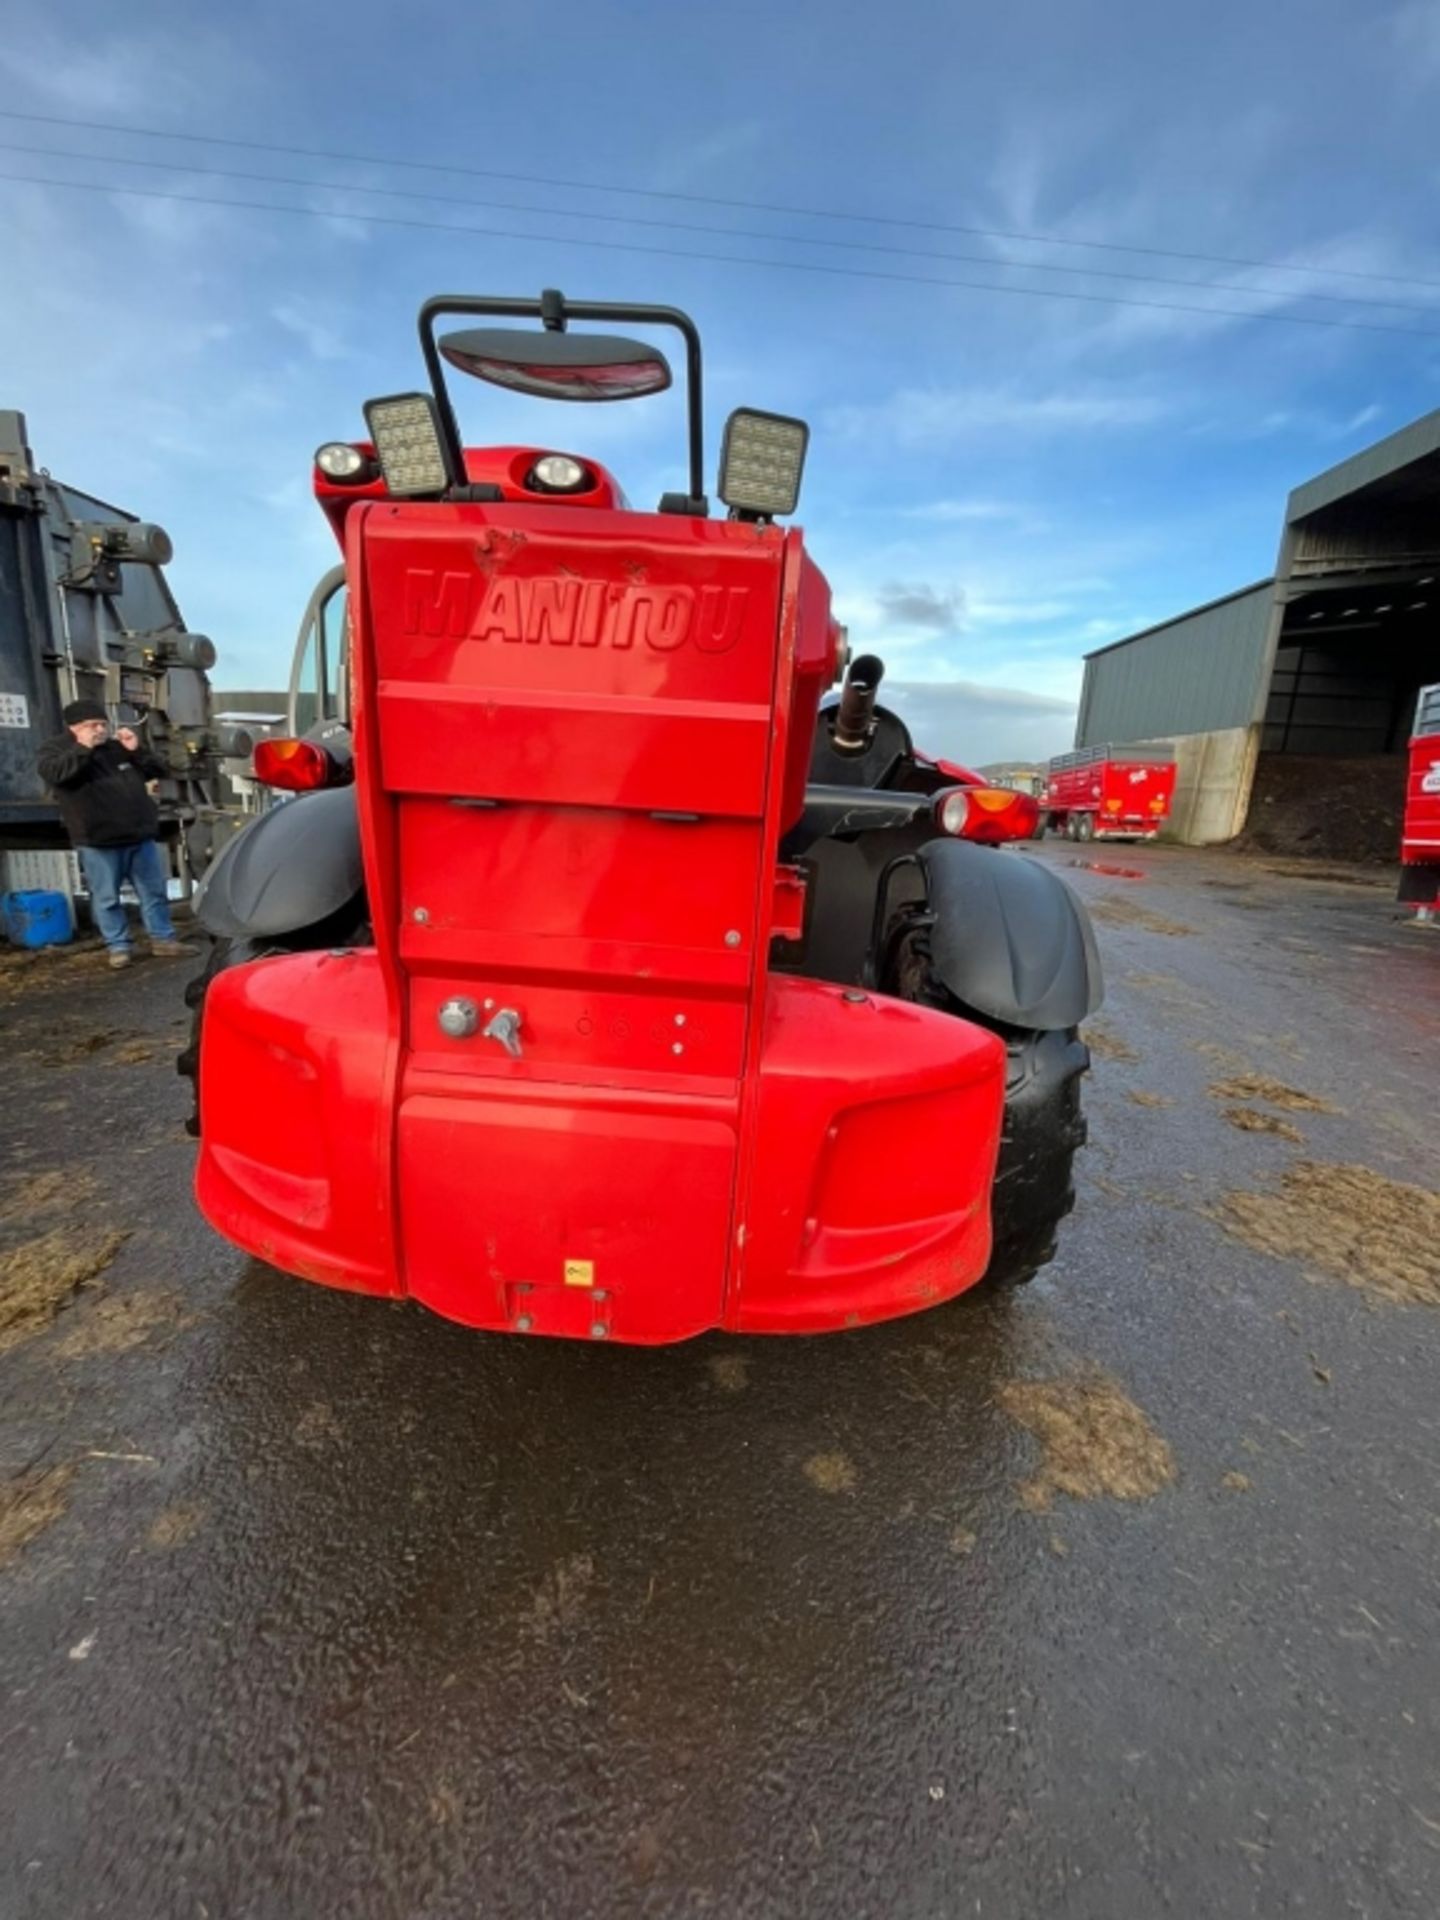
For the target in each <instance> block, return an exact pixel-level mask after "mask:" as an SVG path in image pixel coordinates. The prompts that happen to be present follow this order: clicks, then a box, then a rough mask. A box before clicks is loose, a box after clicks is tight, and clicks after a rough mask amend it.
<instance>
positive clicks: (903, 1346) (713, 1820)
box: [0, 844, 1440, 1920]
mask: <svg viewBox="0 0 1440 1920" xmlns="http://www.w3.org/2000/svg"><path fill="white" fill-rule="evenodd" d="M1005 857H1012V856H1005ZM1039 857H1041V858H1044V859H1046V860H1047V861H1050V862H1052V863H1053V864H1055V865H1056V866H1057V867H1059V868H1060V869H1061V870H1062V871H1064V873H1065V876H1066V878H1067V879H1069V880H1070V881H1071V882H1072V883H1073V884H1074V885H1075V886H1076V887H1077V888H1078V889H1079V891H1080V892H1082V893H1083V894H1084V895H1085V896H1086V897H1087V898H1088V899H1089V900H1090V901H1091V902H1092V903H1094V904H1096V905H1097V906H1098V908H1099V914H1098V932H1099V937H1100V941H1101V945H1102V949H1103V951H1104V954H1105V959H1106V964H1107V967H1108V970H1109V979H1110V998H1109V1001H1108V1003H1107V1005H1106V1007H1105V1009H1104V1011H1103V1013H1102V1014H1101V1015H1100V1016H1099V1018H1098V1020H1097V1021H1096V1023H1095V1025H1096V1039H1097V1047H1096V1055H1097V1058H1096V1068H1095V1073H1094V1076H1093V1079H1092V1082H1091V1086H1090V1101H1089V1105H1090V1113H1091V1116H1092V1128H1093V1144H1092V1146H1091V1147H1090V1149H1089V1150H1088V1152H1087V1153H1086V1155H1085V1156H1084V1167H1083V1174H1082V1178H1081V1194H1080V1204H1079V1208H1078V1211H1077V1213H1076V1215H1075V1216H1074V1218H1073V1219H1072V1220H1071V1221H1070V1222H1069V1225H1068V1230H1067V1231H1066V1233H1065V1236H1064V1239H1063V1243H1062V1253H1061V1257H1060V1259H1059V1260H1058V1261H1057V1262H1056V1264H1055V1265H1054V1266H1053V1267H1052V1268H1051V1269H1050V1270H1049V1271H1048V1272H1047V1274H1046V1275H1045V1276H1044V1277H1043V1278H1042V1279H1040V1280H1039V1281H1037V1282H1036V1283H1035V1284H1034V1285H1033V1286H1031V1287H1029V1288H1027V1289H1025V1290H1023V1291H1022V1292H1021V1293H1019V1294H1017V1295H1015V1296H1013V1297H1009V1298H972V1299H967V1300H962V1301H960V1302H958V1303H956V1304H955V1305H953V1306H952V1307H950V1308H947V1309H944V1310H941V1311H938V1312H932V1313H929V1314H925V1315H922V1316H919V1317H917V1318H915V1319H913V1320H909V1321H906V1322H904V1323H898V1324H894V1325H891V1326H889V1327H884V1328H879V1329H875V1330H873V1331H869V1332H865V1333H857V1334H849V1335H843V1336H834V1337H831V1338H829V1339H824V1340H811V1341H805V1340H774V1341H768V1342H767V1341H760V1340H749V1341H739V1340H732V1339H722V1338H718V1337H717V1338H710V1339H705V1340H701V1341H697V1342H694V1343H693V1344H690V1345H687V1346H683V1347H679V1348H675V1349H671V1350H668V1351H661V1352H645V1351H639V1350H628V1351H627V1350H619V1349H616V1350H604V1349H601V1348H597V1347H590V1346H579V1345H560V1344H552V1343H548V1342H538V1341H536V1342H529V1341H524V1340H520V1339H514V1338H510V1339H501V1338H491V1337H486V1336H483V1335H476V1334H472V1333H467V1332H465V1331H463V1330H461V1329H459V1328H455V1327H451V1326H448V1325H446V1324H445V1323H443V1322H441V1321H439V1320H436V1319H433V1318H430V1317H427V1316H426V1315H424V1314H423V1313H421V1312H419V1311H418V1310H410V1309H408V1308H403V1307H390V1306H385V1305H378V1304H375V1303H371V1302H367V1301H364V1300H359V1299H350V1298H347V1297H344V1296H341V1295H336V1294H332V1293H328V1292H325V1291H323V1290H321V1289H318V1288H314V1287H310V1286H306V1285H304V1284H303V1283H300V1282H296V1281H291V1280H287V1279H284V1278H282V1277H281V1276H279V1275H276V1274H273V1273H270V1272H268V1271H266V1270H264V1269H263V1268H260V1267H257V1266H254V1265H249V1264H247V1263H246V1262H245V1261H244V1260H243V1259H242V1258H241V1257H240V1256H238V1255H237V1254H235V1253H234V1252H232V1251H231V1250H230V1249H229V1248H227V1247H226V1246H224V1245H222V1244H221V1243H220V1242H218V1241H217V1240H215V1239H214V1238H213V1237H212V1236H211V1235H210V1234H209V1233H208V1232H207V1231H206V1230H205V1229H204V1228H203V1227H202V1226H201V1225H200V1223H199V1222H198V1220H197V1219H196V1218H195V1216H194V1214H193V1211H192V1209H191V1207H190V1204H189V1200H188V1193H187V1188H188V1177H189V1170H190V1165H191V1149H190V1146H189V1144H188V1143H187V1141H186V1140H185V1138H184V1136H183V1134H182V1131H181V1126H180V1120H181V1114H182V1106H183V1102H182V1098H181V1090H180V1085H179V1082H178V1081H177V1080H176V1079H175V1077H174V1074H173V1072H172V1069H171V1065H170V1055H171V1052H172V1049H173V1048H174V1046H175V1044H176V1043H177V1041H178V1038H179V1032H180V1006H179V991H180V986H181V983H182V975H181V973H180V972H178V971H176V970H175V969H174V968H167V967H166V966H164V965H163V964H162V963H159V962H154V963H147V964H145V965H143V966H139V967H136V968H134V969H133V970H132V971H131V972H130V973H128V974H124V975H119V976H115V977H111V976H109V975H108V974H105V973H104V972H103V971H102V970H100V969H98V968H97V967H96V966H95V964H94V962H93V960H91V959H88V958H87V957H86V956H83V955H81V956H74V957H58V956H57V957H54V958H51V959H48V960H46V961H44V962H43V963H40V964H38V965H36V966H34V967H28V968H23V969H15V968H5V969H0V1045H3V1048H4V1058H5V1063H6V1076H5V1099H4V1106H3V1112H0V1129H3V1135H4V1141H5V1146H6V1155H5V1158H4V1166H5V1169H6V1176H7V1179H6V1184H5V1185H4V1186H3V1189H0V1703H3V1716H4V1717H3V1722H0V1809H3V1817H0V1914H3V1915H4V1916H5V1920H88V1917H89V1916H96V1920H99V1916H102V1915H103V1916H105V1920H169V1916H172V1915H174V1916H186V1920H207V1917H208V1920H289V1917H290V1916H300V1915H304V1916H306V1920H311V1917H312V1916H314V1917H316V1920H319V1917H320V1916H329V1915H344V1916H346V1920H350V1917H351V1916H354V1917H355V1920H372V1916H373V1917H375V1920H450V1917H451V1916H453V1917H454V1920H462V1916H463V1920H471V1917H472V1916H475V1915H480V1914H485V1915H490V1914H495V1915H511V1914H525V1915H527V1916H528V1915H534V1916H548V1915H555V1916H566V1917H567V1920H568V1917H569V1916H573V1915H587V1916H589V1915H595V1916H606V1917H607V1920H608V1916H612V1915H613V1916H636V1915H641V1916H645V1915H654V1916H666V1917H667V1920H668V1917H669V1916H681V1915H707V1914H712V1915H724V1916H735V1915H738V1916H766V1917H767V1920H768V1917H769V1916H776V1920H780V1917H781V1916H785V1917H786V1920H790V1917H791V1916H796V1915H824V1916H830V1915H845V1916H847V1920H851V1917H856V1920H860V1917H864V1920H868V1917H869V1916H877V1917H878V1916H886V1917H887V1920H888V1917H889V1916H912V1915H913V1916H927V1920H928V1917H929V1916H934V1917H935V1920H939V1916H942V1915H943V1916H952V1915H954V1916H960V1915H969V1914H979V1915H995V1916H1002V1917H1003V1920H1018V1916H1022V1915H1024V1916H1028V1915H1038V1914H1046V1915H1050V1914H1063V1915H1067V1916H1071V1915H1073V1916H1077V1920H1114V1916H1116V1915H1137V1916H1138V1915H1143V1916H1146V1917H1147V1920H1148V1916H1151V1915H1160V1914H1175V1915H1179V1916H1184V1917H1185V1920H1190V1917H1191V1916H1196V1915H1208V1914H1223V1915H1225V1916H1226V1920H1242V1916H1249V1915H1264V1916H1278V1915H1291V1914H1294V1915H1299V1914H1305V1915H1307V1916H1316V1917H1326V1920H1328V1916H1336V1920H1339V1917H1340V1916H1377V1917H1378V1916H1382V1915H1383V1916H1391V1915H1408V1914H1414V1915H1423V1916H1428V1915H1431V1914H1433V1913H1434V1912H1435V1910H1436V1905H1437V1900H1436V1889H1437V1887H1440V1390H1437V1378H1440V1305H1437V1287H1440V1278H1437V1263H1440V1231H1437V1220H1436V1206H1437V1202H1436V1200H1435V1191H1436V1189H1437V1187H1440V1134H1437V1129H1436V1125H1435V1112H1436V1082H1437V1071H1436V1070H1437V1062H1440V937H1437V935H1436V934H1435V933H1434V932H1433V931H1431V932H1426V931H1425V930H1421V929H1417V928H1415V927H1413V926H1410V925H1407V924H1404V923H1402V922H1401V921H1399V920H1398V919H1397V918H1396V915H1395V911H1394V908H1393V905H1392V901H1391V898H1390V895H1389V893H1388V892H1387V891H1386V888H1385V886H1384V884H1383V882H1382V883H1380V884H1375V883H1374V881H1373V876H1365V875H1363V874H1359V875H1357V874H1353V873H1339V872H1335V871H1327V872H1326V873H1324V874H1322V875H1321V876H1320V877H1316V878H1310V877H1305V876H1303V875H1300V874H1297V873H1295V872H1293V871H1278V872H1277V871H1273V870H1271V869H1270V868H1267V866H1266V865H1265V864H1264V863H1263V862H1257V861H1253V860H1252V861H1238V860H1234V859H1226V858H1222V857H1212V856H1201V855H1196V854H1188V853H1180V852H1170V851H1167V850H1162V849H1148V850H1144V851H1140V852H1132V851H1131V850H1129V849H1125V850H1120V851H1115V852H1113V854H1111V855H1109V856H1108V857H1106V858H1103V859H1098V860H1097V861H1096V862H1095V864H1094V865H1081V864H1077V863H1076V860H1075V850H1073V849H1069V848H1065V847H1056V846H1054V845H1053V844H1047V846H1046V848H1045V849H1044V850H1043V852H1042V853H1041V854H1040V856H1039ZM1107 867H1108V868H1111V869H1116V870H1112V871H1106V870H1105V869H1106V868H1107ZM1239 1116H1247V1117H1239ZM1272 1122H1273V1123H1274V1124H1273V1125H1272V1124H1271V1123H1272ZM57 1176H58V1177H57Z"/></svg>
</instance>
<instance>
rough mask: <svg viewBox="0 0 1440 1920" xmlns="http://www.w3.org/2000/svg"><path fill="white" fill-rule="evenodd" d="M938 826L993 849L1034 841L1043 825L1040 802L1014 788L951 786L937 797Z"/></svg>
mask: <svg viewBox="0 0 1440 1920" xmlns="http://www.w3.org/2000/svg"><path fill="white" fill-rule="evenodd" d="M935 824H936V825H937V826H938V827H939V828H940V831H941V832H942V833H949V834H953V835H954V836H955V837H956V839H958V840H978V841H981V842H983V843H985V844H987V845H991V846H993V845H995V844H996V843H997V842H998V841H1001V840H1030V839H1032V838H1033V837H1034V834H1035V830H1036V828H1037V827H1038V826H1039V824H1040V802H1039V801H1038V800H1036V799H1035V797H1034V796H1033V795H1032V794H1028V793H1016V792H1015V791H1014V790H1013V789H1012V788H1010V787H951V788H949V789H948V790H947V791H946V792H944V793H939V794H937V795H936V796H935Z"/></svg>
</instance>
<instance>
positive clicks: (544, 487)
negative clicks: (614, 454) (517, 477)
mask: <svg viewBox="0 0 1440 1920" xmlns="http://www.w3.org/2000/svg"><path fill="white" fill-rule="evenodd" d="M528 484H529V485H530V486H532V487H535V488H537V489H538V490H539V491H540V492H542V493H579V492H580V491H581V490H582V489H583V488H585V487H590V486H593V485H594V484H595V478H594V475H593V474H592V473H591V472H590V470H589V468H588V467H583V466H581V464H580V462H579V461H578V460H572V459H571V458H570V456H569V454H568V453H547V454H542V456H541V457H540V459H538V460H537V461H536V462H535V465H534V466H533V467H532V468H531V469H530V479H529V483H528Z"/></svg>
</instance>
